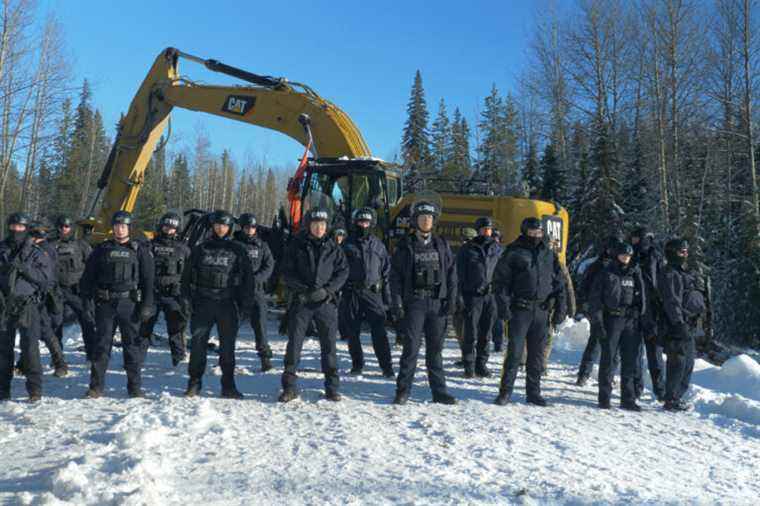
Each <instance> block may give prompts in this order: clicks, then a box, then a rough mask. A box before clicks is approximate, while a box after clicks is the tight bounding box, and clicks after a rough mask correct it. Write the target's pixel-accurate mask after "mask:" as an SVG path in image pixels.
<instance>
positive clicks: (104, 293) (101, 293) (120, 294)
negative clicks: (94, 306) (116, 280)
mask: <svg viewBox="0 0 760 506" xmlns="http://www.w3.org/2000/svg"><path fill="white" fill-rule="evenodd" d="M95 295H96V296H97V299H98V300H100V301H108V300H118V299H128V298H130V297H134V299H135V302H139V301H140V300H141V298H142V297H141V293H140V290H123V291H122V290H120V291H116V290H108V289H106V288H98V290H97V293H96V294H95Z"/></svg>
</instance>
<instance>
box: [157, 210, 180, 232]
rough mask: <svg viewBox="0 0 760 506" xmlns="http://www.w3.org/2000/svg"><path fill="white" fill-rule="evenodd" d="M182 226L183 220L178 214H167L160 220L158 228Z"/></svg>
mask: <svg viewBox="0 0 760 506" xmlns="http://www.w3.org/2000/svg"><path fill="white" fill-rule="evenodd" d="M181 225H182V218H180V217H179V215H178V214H177V213H166V214H164V215H163V216H161V219H160V220H158V228H159V229H161V228H163V227H171V228H179V227H180V226H181Z"/></svg>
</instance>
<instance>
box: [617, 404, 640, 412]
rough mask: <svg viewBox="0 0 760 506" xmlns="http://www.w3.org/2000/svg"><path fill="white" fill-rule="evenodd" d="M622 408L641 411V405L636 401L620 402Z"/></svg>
mask: <svg viewBox="0 0 760 506" xmlns="http://www.w3.org/2000/svg"><path fill="white" fill-rule="evenodd" d="M620 409H624V410H626V411H635V412H639V411H641V406H639V405H638V404H636V402H635V401H630V402H621V403H620Z"/></svg>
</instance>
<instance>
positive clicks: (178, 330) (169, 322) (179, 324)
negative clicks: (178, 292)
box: [140, 298, 187, 362]
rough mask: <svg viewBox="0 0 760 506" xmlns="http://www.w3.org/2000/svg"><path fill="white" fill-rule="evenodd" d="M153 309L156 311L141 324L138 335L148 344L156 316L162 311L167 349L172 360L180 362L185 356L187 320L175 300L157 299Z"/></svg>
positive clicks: (156, 319)
mask: <svg viewBox="0 0 760 506" xmlns="http://www.w3.org/2000/svg"><path fill="white" fill-rule="evenodd" d="M155 309H156V311H155V313H154V314H153V317H152V318H151V319H150V320H148V321H147V322H145V323H143V324H142V326H141V327H140V335H141V336H142V337H143V339H145V340H147V341H148V342H150V338H151V336H152V335H153V328H154V327H155V326H156V322H157V321H158V315H159V313H161V312H162V311H163V313H164V320H166V331H167V332H168V333H169V349H170V350H171V354H172V359H174V360H175V361H177V362H181V361H182V360H184V358H185V355H186V354H187V347H186V346H185V336H184V332H185V327H186V326H187V320H186V317H185V315H183V314H182V311H181V309H180V305H179V301H178V300H176V299H165V298H161V299H159V302H158V304H156V308H155Z"/></svg>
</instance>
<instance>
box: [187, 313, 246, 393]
mask: <svg viewBox="0 0 760 506" xmlns="http://www.w3.org/2000/svg"><path fill="white" fill-rule="evenodd" d="M214 325H216V327H217V330H218V331H219V366H220V367H221V368H222V390H225V389H231V388H234V387H235V341H236V340H237V335H238V330H239V328H240V319H239V314H238V307H237V304H236V303H235V301H233V300H232V299H224V300H214V299H207V298H202V299H199V300H198V301H197V302H195V304H194V305H193V316H192V318H191V319H190V332H192V348H191V350H190V365H189V366H188V373H189V375H190V381H191V382H200V381H201V379H202V378H203V374H204V373H205V372H206V359H207V353H208V339H209V337H210V336H211V329H212V328H213V327H214Z"/></svg>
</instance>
